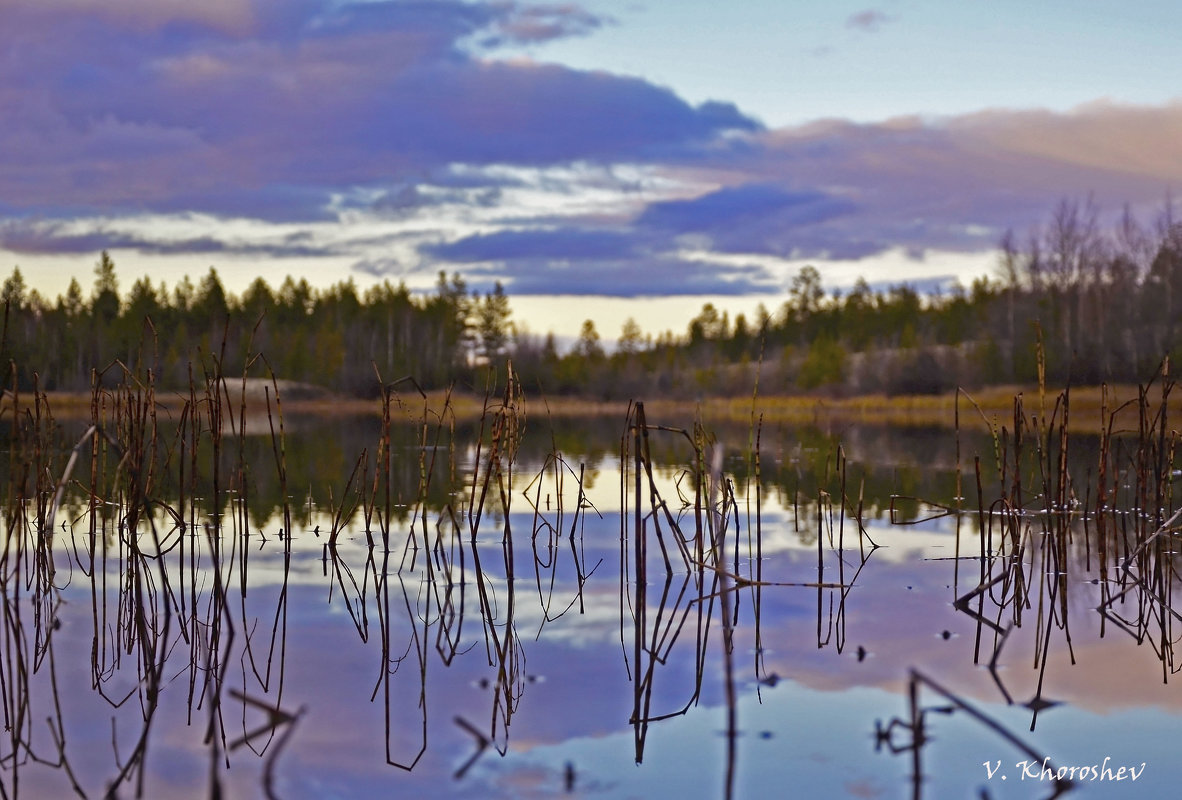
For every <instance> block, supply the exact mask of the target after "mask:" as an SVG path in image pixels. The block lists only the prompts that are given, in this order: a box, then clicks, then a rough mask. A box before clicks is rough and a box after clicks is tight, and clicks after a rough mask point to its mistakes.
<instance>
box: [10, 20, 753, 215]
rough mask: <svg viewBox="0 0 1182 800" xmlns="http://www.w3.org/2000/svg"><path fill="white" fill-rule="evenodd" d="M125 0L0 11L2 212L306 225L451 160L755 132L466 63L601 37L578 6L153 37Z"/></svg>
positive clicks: (622, 92) (156, 33) (596, 85)
mask: <svg viewBox="0 0 1182 800" xmlns="http://www.w3.org/2000/svg"><path fill="white" fill-rule="evenodd" d="M131 5H132V4H131V3H130V0H119V1H118V2H116V3H115V4H114V7H113V8H112V9H106V10H104V9H103V8H102V6H101V4H92V3H82V2H73V3H69V2H68V3H66V6H65V7H64V8H59V7H53V8H51V7H50V6H48V5H45V4H40V3H33V2H25V0H16V1H15V2H11V1H10V2H8V3H6V4H5V22H4V25H3V26H2V27H0V62H3V63H10V64H20V65H21V68H20V69H19V70H2V71H0V116H2V117H3V118H4V119H5V121H6V124H5V125H4V126H3V128H2V129H0V152H3V153H4V154H5V160H6V162H9V163H10V164H11V165H12V168H11V169H9V168H6V169H5V170H3V171H0V195H3V196H4V197H6V198H7V200H8V202H9V203H11V204H13V205H16V206H18V207H19V208H22V209H24V210H26V211H35V212H37V213H42V214H47V215H53V213H54V209H55V208H56V207H57V206H58V205H60V204H65V203H69V204H70V205H71V206H72V207H84V208H91V209H95V210H99V211H104V212H108V211H112V210H120V211H129V210H130V211H135V210H173V209H176V208H178V207H182V206H187V207H189V208H191V209H197V210H202V211H209V212H213V213H226V214H234V215H240V214H246V215H250V216H257V217H260V218H265V219H275V218H284V217H287V218H293V219H308V218H314V217H315V216H316V215H317V214H319V213H323V208H324V206H325V202H326V200H327V197H328V196H329V194H330V193H332V192H335V191H339V190H341V189H343V188H347V187H350V186H355V185H367V184H371V183H374V182H383V181H390V180H392V179H398V178H400V177H409V176H415V175H420V174H423V173H424V172H426V173H432V172H437V171H440V170H443V169H445V168H446V167H447V166H448V165H451V164H455V163H468V164H475V165H482V164H517V165H530V166H542V165H551V164H558V163H567V162H570V161H574V160H580V161H587V162H596V161H598V162H602V163H609V162H613V161H616V160H628V161H645V160H653V159H660V158H663V157H665V158H667V157H669V155H670V154H672V153H681V152H685V148H687V147H688V148H692V147H693V146H696V145H705V144H707V143H710V142H712V141H714V140H715V139H716V138H717V137H718V136H719V135H720V134H722V133H724V132H726V131H728V130H732V129H741V130H747V131H753V130H756V129H757V128H758V125H757V123H756V122H754V121H753V120H751V119H750V118H748V117H746V116H744V115H743V114H742V113H740V112H739V111H738V109H736V108H735V107H734V106H732V105H727V104H719V103H708V104H705V105H702V106H698V107H694V106H691V105H689V104H687V103H686V102H685V101H683V100H681V99H680V98H679V97H677V96H676V95H675V94H674V93H673V92H671V91H669V90H668V89H664V88H661V87H657V86H654V85H652V84H649V83H647V82H645V81H643V80H639V79H635V78H626V77H620V76H614V75H610V74H607V73H599V72H595V73H592V72H582V71H578V70H573V69H567V68H563V67H559V66H554V65H544V64H534V63H530V62H525V61H512V62H508V61H498V60H496V59H495V58H491V57H477V56H475V55H472V54H470V53H469V52H467V51H466V50H465V45H464V44H463V43H464V42H465V41H468V40H470V39H471V38H472V37H474V36H478V35H479V34H480V33H481V32H482V31H489V32H491V34H492V35H493V36H494V37H502V38H504V39H505V40H506V41H508V40H512V41H515V42H523V41H542V40H546V39H550V38H555V37H559V36H569V35H582V34H585V33H587V32H589V31H591V30H593V29H594V28H595V27H597V26H598V25H600V24H601V22H602V21H601V20H600V19H599V18H597V17H595V16H594V15H592V14H590V13H589V12H587V11H585V10H582V9H580V8H578V7H577V6H571V5H544V6H529V5H523V4H515V3H511V4H503V3H476V4H468V3H459V2H447V1H446V0H444V1H443V2H374V3H368V2H366V3H357V4H352V5H342V4H338V3H333V2H330V1H329V0H321V2H311V1H310V0H302V2H294V3H287V2H279V1H278V0H270V1H268V0H259V2H253V3H250V2H245V0H222V2H220V3H216V4H215V6H216V7H215V8H213V9H211V10H209V11H207V12H203V13H195V12H194V13H190V12H184V13H182V12H181V11H177V12H176V13H177V15H179V17H178V19H177V20H176V21H175V24H165V23H164V21H159V24H149V23H148V22H145V21H144V20H136V19H135V18H134V15H133V14H131V13H130V7H131ZM169 5H170V6H172V5H176V4H169ZM7 166H8V165H7V164H6V167H7ZM284 195H286V197H283V196H284ZM252 212H253V213H252Z"/></svg>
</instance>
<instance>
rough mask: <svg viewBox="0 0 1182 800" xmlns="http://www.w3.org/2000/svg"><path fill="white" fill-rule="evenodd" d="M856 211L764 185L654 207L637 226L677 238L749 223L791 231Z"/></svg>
mask: <svg viewBox="0 0 1182 800" xmlns="http://www.w3.org/2000/svg"><path fill="white" fill-rule="evenodd" d="M854 210H855V208H854V205H853V203H851V202H849V201H848V200H846V199H844V198H841V197H832V196H829V195H827V194H825V193H824V192H821V191H816V190H811V189H810V190H804V191H792V190H789V189H785V188H784V187H782V186H777V185H775V184H768V183H748V184H743V185H741V186H733V187H726V188H723V189H719V190H718V191H715V192H710V193H709V194H706V195H703V196H701V197H697V198H694V199H692V200H670V201H666V202H659V203H653V204H652V205H650V206H649V207H648V208H647V209H646V210H645V212H644V213H643V214H642V215H641V217H640V220H639V223H640V224H641V225H649V226H652V227H656V228H663V229H667V230H672V231H676V232H679V233H689V232H700V233H721V232H726V231H734V230H736V228H743V227H746V226H748V225H749V224H750V223H752V222H756V223H758V224H760V225H762V224H764V223H766V222H771V223H772V224H774V225H776V226H780V227H788V228H794V227H798V226H802V225H811V224H815V223H818V222H823V221H825V220H828V219H832V218H833V217H837V216H844V215H848V214H850V213H851V212H853V211H854Z"/></svg>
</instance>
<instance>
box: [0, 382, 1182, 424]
mask: <svg viewBox="0 0 1182 800" xmlns="http://www.w3.org/2000/svg"><path fill="white" fill-rule="evenodd" d="M1060 391H1061V390H1059V389H1051V388H1048V389H1047V390H1046V393H1045V396H1044V397H1042V398H1040V395H1039V391H1038V387H1029V386H1027V387H1020V386H1001V387H991V388H987V389H983V390H979V391H975V392H967V393H961V395H960V424H961V427H963V428H966V429H981V430H983V429H985V427H986V426H987V425H989V424H992V425H995V426H1000V425H1005V426H1007V427H1012V426H1013V417H1014V399H1015V397H1016V396H1020V397H1021V399H1022V404H1023V409H1024V411H1025V413H1026V415H1027V416H1028V417H1030V416H1033V415H1045V416H1047V417H1049V416H1050V415H1051V414H1052V413H1055V408H1056V401H1057V399H1058V397H1059V395H1060ZM1104 391H1105V390H1102V389H1101V387H1077V388H1073V389H1072V390H1071V396H1070V415H1069V419H1068V423H1069V424H1068V427H1069V429H1070V430H1072V431H1075V432H1092V433H1094V432H1098V431H1099V430H1100V427H1101V424H1102V409H1103V407H1104V404H1105V400H1104ZM1137 392H1138V390H1137V387H1135V386H1116V387H1108V389H1107V401H1106V402H1107V409H1108V411H1109V412H1110V413H1111V412H1112V411H1114V410H1116V409H1117V408H1118V407H1119V406H1120V405H1121V404H1123V403H1125V402H1126V401H1135V400H1136V399H1137ZM280 394H281V400H282V403H283V411H284V413H285V414H287V413H301V414H324V415H349V414H378V413H380V412H381V403H380V401H379V400H377V399H372V398H371V399H363V398H348V397H337V396H332V395H328V394H325V395H323V396H317V397H301V398H299V399H284V398H283V397H282V394H283V392H282V391H281V392H280ZM241 397H242V396H241V392H240V391H239V390H238V389H237V388H236V387H235V386H234V385H233V384H232V383H231V385H230V391H229V399H230V404H231V408H234V409H237V407H238V405H239V403H240V401H241ZM449 397H450V400H449ZM1160 398H1161V391H1160V388H1159V387H1157V386H1154V387H1153V388H1152V389H1151V392H1150V396H1149V399H1150V402H1151V403H1153V404H1154V405H1156V404H1157V403H1158V402H1159V401H1160ZM47 399H48V402H49V407H50V410H51V412H52V413H53V415H54V416H55V417H58V418H62V419H67V418H77V417H84V416H87V415H89V413H90V396H89V395H88V394H70V393H61V392H50V393H49V394H48V395H47ZM31 400H32V397H31V396H30V395H27V394H26V395H23V396H22V397H21V398H20V403H21V405H22V406H23V407H27V406H28V405H29V403H30V401H31ZM157 400H158V402H159V403H160V405H161V407H162V408H163V409H168V410H177V411H179V410H180V409H181V408H182V407H183V405H184V403H185V401H186V400H187V395H182V394H180V393H176V392H160V393H158V395H157ZM397 400H398V401H399V403H400V407H399V408H397V409H396V413H395V418H403V419H419V418H421V414H422V412H423V410H424V409H426V410H427V411H428V413H429V415H431V416H436V415H439V414H441V413H443V411H444V409H445V404H446V403H448V402H450V413H451V414H453V415H454V417H455V418H456V419H457V420H460V421H464V420H472V419H478V418H479V417H480V415H481V414H482V413H483V411H484V408H485V403H486V401H485V399H484V398H483V397H480V396H477V395H473V394H460V393H452V394H451V395H450V396H449V395H447V394H446V393H444V392H438V391H436V392H429V393H427V396H426V398H424V397H423V396H421V395H419V394H418V392H416V391H414V390H413V389H411V390H410V391H404V392H401V393H399V394H398V395H397ZM273 402H274V401H273V399H272V403H273ZM487 402H488V404H489V405H490V406H497V405H499V402H500V401H499V399H498V398H496V397H493V398H490V399H489V400H488V401H487ZM246 405H247V413H248V414H251V415H254V414H259V413H263V414H265V413H266V396H265V395H264V394H262V393H261V392H260V393H248V396H247V398H246ZM645 405H646V407H647V408H648V409H649V412H650V415H653V414H655V415H658V416H660V417H663V418H667V419H668V418H674V417H685V416H687V413H688V414H692V415H694V416H700V417H701V419H702V420H703V421H704V422H707V423H710V422H719V423H721V422H742V423H746V422H749V421H750V420H751V419H752V417H753V414H754V415H759V416H762V419H763V421H764V423H779V424H790V425H821V426H828V425H832V424H851V423H862V424H872V425H897V426H943V427H949V428H950V427H952V426H953V425H954V424H955V420H956V395H955V394H946V395H934V396H893V397H888V396H886V395H881V394H874V395H859V396H855V397H816V396H804V395H794V396H757V397H755V398H754V399H753V398H752V397H751V396H749V395H748V396H745V397H729V398H704V399H701V400H696V401H694V402H692V403H691V402H687V401H683V400H676V399H662V398H658V399H654V400H650V401H646V402H645ZM11 407H12V397H11V395H10V393H7V392H6V393H5V395H4V397H3V399H2V401H0V413H2V414H4V415H6V414H8V413H9V412H10V411H11ZM627 410H628V402H627V401H624V400H621V401H612V402H603V401H599V400H593V399H588V398H581V397H543V396H539V395H527V396H526V402H525V412H526V413H527V414H528V416H531V417H542V416H551V417H555V418H562V417H587V416H614V417H619V418H623V416H624V415H625V414H626V413H627ZM1180 412H1182V394H1179V393H1175V395H1174V396H1172V397H1171V398H1170V403H1169V408H1168V413H1169V415H1170V416H1171V418H1178V417H1177V415H1178V414H1179V413H1180ZM1060 413H1061V412H1060ZM1136 423H1137V410H1136V405H1135V402H1134V403H1130V404H1129V405H1128V406H1127V407H1126V408H1125V409H1124V410H1123V411H1122V412H1121V414H1120V415H1119V416H1118V417H1117V423H1116V427H1118V428H1121V427H1124V428H1128V427H1135V426H1136Z"/></svg>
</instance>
